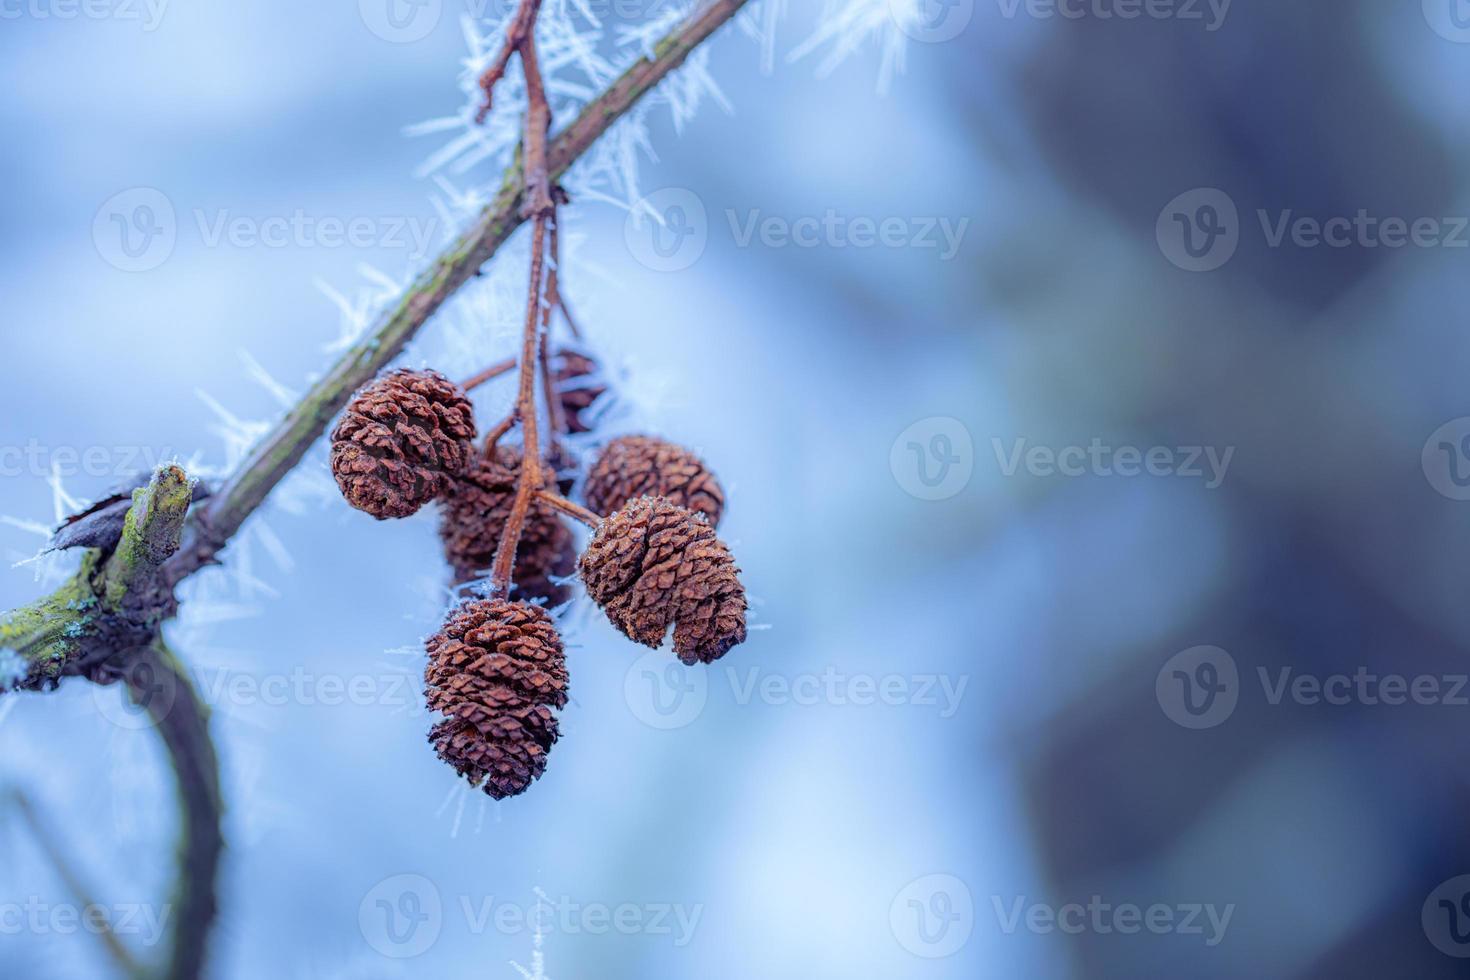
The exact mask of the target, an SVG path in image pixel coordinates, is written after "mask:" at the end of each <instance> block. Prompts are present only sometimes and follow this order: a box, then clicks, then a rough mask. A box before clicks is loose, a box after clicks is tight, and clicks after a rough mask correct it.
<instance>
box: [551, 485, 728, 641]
mask: <svg viewBox="0 0 1470 980" xmlns="http://www.w3.org/2000/svg"><path fill="white" fill-rule="evenodd" d="M580 570H581V574H582V581H583V582H584V583H585V584H586V586H587V594H588V595H590V596H591V597H592V599H593V601H594V602H596V603H597V604H598V605H599V606H601V607H602V609H603V611H604V612H606V613H607V617H608V619H609V620H611V621H612V624H613V625H614V626H616V627H617V628H618V629H619V630H621V631H622V632H623V634H624V635H625V636H627V637H628V638H629V639H631V640H634V641H635V642H638V643H642V644H644V645H646V646H650V647H654V648H657V647H659V646H660V645H662V643H663V641H664V637H665V636H666V635H667V633H668V630H669V625H670V624H673V627H674V652H675V653H677V654H678V656H679V659H680V660H682V661H683V662H684V663H686V664H695V663H706V664H707V663H712V662H713V661H715V660H718V659H719V658H720V657H722V656H724V655H725V653H726V652H727V651H728V650H729V649H730V648H731V647H733V646H735V645H736V644H738V643H743V642H745V608H746V603H745V588H744V586H742V585H741V584H740V578H739V572H740V570H739V569H738V568H736V567H735V559H734V558H733V557H731V555H730V550H729V549H728V548H726V547H725V544H724V542H722V541H721V540H720V539H719V538H717V537H716V536H715V530H714V528H713V527H712V526H711V525H710V524H709V523H708V522H707V521H705V520H704V519H703V518H701V517H699V516H697V515H695V514H693V513H691V512H690V511H688V510H685V509H684V508H683V507H680V506H678V505H676V504H674V503H671V502H670V501H668V500H666V499H664V498H662V497H640V498H638V499H637V500H635V501H633V502H632V503H630V504H628V505H627V506H626V507H624V508H623V509H621V510H619V511H617V512H616V513H614V514H613V515H612V516H611V517H609V518H607V519H606V520H604V521H603V522H602V523H601V524H599V525H598V527H597V531H596V532H595V533H594V534H593V536H592V540H591V542H590V543H589V544H588V546H587V550H586V552H585V553H583V555H582V559H581V562H580Z"/></svg>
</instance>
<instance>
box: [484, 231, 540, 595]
mask: <svg viewBox="0 0 1470 980" xmlns="http://www.w3.org/2000/svg"><path fill="white" fill-rule="evenodd" d="M546 220H547V219H546V217H545V216H544V215H538V216H537V218H536V220H535V224H534V225H533V226H532V231H531V288H530V295H529V296H528V298H527V300H526V328H525V333H524V336H523V337H522V339H521V387H520V391H519V393H518V394H517V395H516V414H517V415H519V416H520V420H521V434H522V441H523V447H522V450H521V472H520V479H519V480H518V481H517V483H516V495H515V499H514V500H513V501H512V502H511V506H510V516H509V517H508V518H506V521H505V529H504V530H503V531H502V532H501V534H500V544H499V547H497V548H496V549H495V562H494V564H492V565H491V566H490V595H491V596H492V597H499V598H502V599H503V598H505V597H506V596H507V595H509V594H510V586H511V575H512V573H513V572H514V570H515V561H516V548H518V547H519V546H520V543H521V529H522V528H523V527H525V524H526V515H527V514H529V513H530V511H531V498H532V496H533V495H534V493H535V491H536V490H537V489H539V488H540V486H541V443H540V439H539V434H538V433H537V431H536V350H537V341H538V340H539V337H540V329H539V328H540V324H541V316H540V313H541V310H540V306H541V285H542V283H541V277H542V272H543V268H544V266H545V259H546V255H545V251H546Z"/></svg>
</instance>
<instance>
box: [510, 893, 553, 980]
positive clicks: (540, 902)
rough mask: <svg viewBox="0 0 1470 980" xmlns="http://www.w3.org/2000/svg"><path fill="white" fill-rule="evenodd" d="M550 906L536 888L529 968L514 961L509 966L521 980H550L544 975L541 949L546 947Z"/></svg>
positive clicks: (544, 969) (543, 951) (543, 954)
mask: <svg viewBox="0 0 1470 980" xmlns="http://www.w3.org/2000/svg"><path fill="white" fill-rule="evenodd" d="M549 904H550V902H549V900H548V899H547V897H546V893H545V892H544V891H542V890H541V889H540V888H539V887H537V888H536V911H535V913H534V915H533V918H534V919H535V921H536V929H535V931H534V932H533V933H532V934H531V966H530V967H529V968H527V967H524V966H521V965H520V964H519V963H517V962H516V961H515V960H511V962H510V965H511V966H513V967H515V970H516V972H517V973H519V974H520V975H521V977H522V980H551V978H550V977H549V976H547V975H546V953H545V950H544V949H543V947H544V946H545V945H546V911H547V906H548V905H549Z"/></svg>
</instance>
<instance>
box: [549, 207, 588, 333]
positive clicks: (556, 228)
mask: <svg viewBox="0 0 1470 980" xmlns="http://www.w3.org/2000/svg"><path fill="white" fill-rule="evenodd" d="M559 190H560V188H553V189H552V193H553V194H555V193H556V192H557V191H559ZM563 193H565V192H563ZM560 203H562V204H565V203H566V201H565V200H563V201H561V202H560ZM546 306H547V309H549V310H550V309H558V310H561V316H562V319H563V320H565V321H567V329H569V330H571V332H572V337H573V338H575V339H576V340H581V339H582V328H581V327H579V326H577V321H576V318H575V317H573V316H572V311H571V309H570V308H568V307H567V299H566V297H565V296H563V295H562V292H561V222H560V221H557V222H556V223H555V224H553V225H552V226H551V271H550V272H549V273H547V275H546Z"/></svg>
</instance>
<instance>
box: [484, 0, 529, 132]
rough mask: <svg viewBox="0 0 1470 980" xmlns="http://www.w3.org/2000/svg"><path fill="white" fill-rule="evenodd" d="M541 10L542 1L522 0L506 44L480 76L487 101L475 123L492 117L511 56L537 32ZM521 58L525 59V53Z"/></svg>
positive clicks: (506, 36) (506, 37) (508, 28)
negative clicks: (537, 21)
mask: <svg viewBox="0 0 1470 980" xmlns="http://www.w3.org/2000/svg"><path fill="white" fill-rule="evenodd" d="M540 9H541V0H521V5H520V7H518V8H517V9H516V14H515V17H514V18H512V19H511V22H510V26H509V27H507V28H506V31H505V42H504V43H503V44H502V45H501V46H500V51H499V52H498V53H497V54H496V55H495V60H494V61H492V62H490V67H489V68H486V69H485V73H484V74H483V75H481V76H480V89H481V91H483V92H484V93H485V101H484V102H483V103H482V104H481V105H480V110H479V111H478V112H476V113H475V122H477V123H483V122H484V121H485V119H486V117H488V116H489V115H490V110H491V109H493V108H494V107H495V86H496V85H497V84H499V82H500V80H501V79H502V78H504V77H505V70H506V69H507V68H509V67H510V56H511V55H513V54H515V53H516V52H517V51H520V50H521V45H522V44H523V43H524V42H525V39H526V37H527V36H528V35H530V34H531V33H533V32H534V31H535V30H536V15H537V14H538V13H540ZM521 56H522V58H524V57H525V53H524V51H522V55H521Z"/></svg>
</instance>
